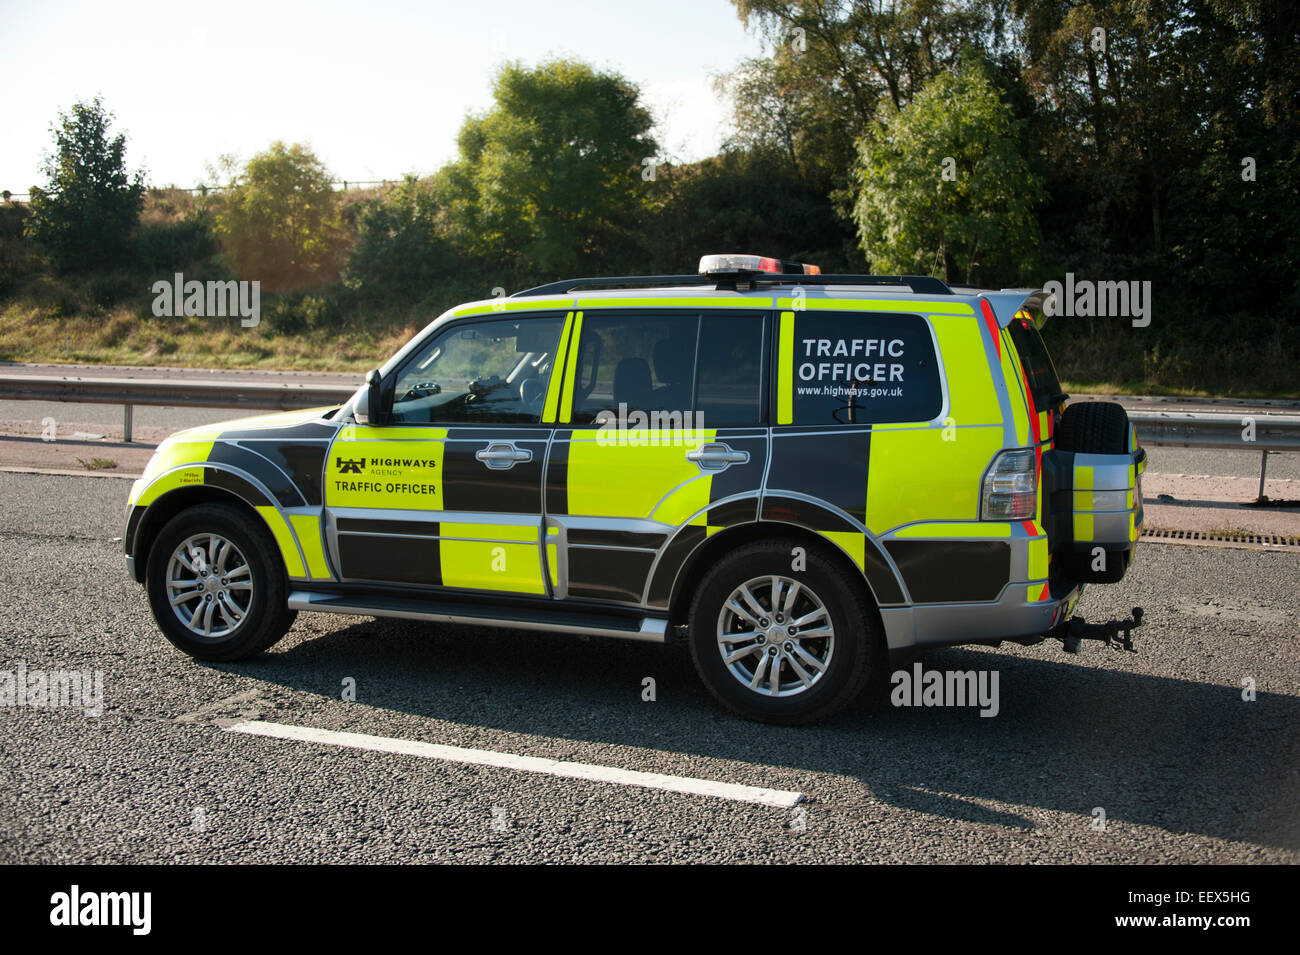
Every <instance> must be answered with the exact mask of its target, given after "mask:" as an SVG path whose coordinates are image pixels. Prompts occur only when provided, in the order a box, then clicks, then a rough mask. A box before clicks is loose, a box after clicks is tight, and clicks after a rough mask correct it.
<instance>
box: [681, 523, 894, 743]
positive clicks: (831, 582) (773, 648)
mask: <svg viewBox="0 0 1300 955" xmlns="http://www.w3.org/2000/svg"><path fill="white" fill-rule="evenodd" d="M796 568H797V569H796ZM863 590H864V588H863V586H862V584H861V583H860V582H859V581H857V580H855V579H854V578H853V577H851V576H850V575H849V574H848V573H847V571H845V570H844V569H843V568H841V567H840V565H839V564H837V563H836V562H834V561H833V560H831V559H830V558H829V557H828V556H827V555H826V554H824V553H822V551H821V550H820V549H818V548H815V547H808V546H806V545H804V544H802V543H800V542H797V541H794V540H788V541H783V540H775V541H765V542H761V543H756V544H749V545H747V546H745V547H742V548H740V549H739V550H737V551H736V552H735V553H733V554H731V555H730V556H728V557H726V558H724V559H723V560H722V561H721V562H720V563H719V564H718V565H717V566H716V567H714V569H713V570H712V571H711V572H710V573H709V574H708V576H707V577H705V579H704V581H703V583H702V584H701V585H700V588H699V590H698V591H697V592H696V594H695V599H694V600H693V601H692V604H691V611H690V619H689V631H690V644H691V655H692V657H693V658H694V660H695V668H696V670H697V671H698V672H699V674H700V679H701V680H703V681H704V684H705V686H707V687H708V688H709V690H710V691H711V692H712V693H713V695H714V696H715V697H717V699H718V700H719V701H720V702H722V703H723V704H724V705H726V706H727V707H728V708H730V709H732V710H734V711H735V712H736V713H739V714H740V715H741V716H744V717H746V718H748V719H752V720H759V721H760V722H764V723H785V724H802V723H815V722H817V721H819V720H824V719H826V718H827V717H829V716H831V715H832V714H834V713H835V712H837V711H838V710H840V709H842V708H843V707H844V706H846V705H847V704H848V703H850V702H851V701H852V700H853V699H855V698H856V697H857V696H858V695H859V694H860V693H861V692H862V690H863V689H864V688H865V687H866V685H867V683H868V682H869V681H870V680H871V677H872V675H873V674H876V673H879V672H880V670H881V668H882V667H883V666H884V658H885V654H884V648H883V643H882V640H881V638H880V635H879V633H878V630H877V627H876V625H875V621H876V613H875V610H874V608H873V607H872V606H871V605H870V602H869V601H868V599H867V597H866V596H865V594H864V592H863Z"/></svg>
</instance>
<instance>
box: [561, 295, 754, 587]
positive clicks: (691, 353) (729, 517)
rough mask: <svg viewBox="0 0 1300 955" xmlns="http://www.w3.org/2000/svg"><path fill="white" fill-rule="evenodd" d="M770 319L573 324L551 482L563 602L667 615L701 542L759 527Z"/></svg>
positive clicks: (597, 314) (665, 315) (627, 317)
mask: <svg viewBox="0 0 1300 955" xmlns="http://www.w3.org/2000/svg"><path fill="white" fill-rule="evenodd" d="M768 325H769V313H768V312H767V311H766V310H755V309H751V310H745V311H740V310H737V311H731V310H725V311H724V310H716V311H707V312H701V311H700V310H690V311H688V310H680V309H672V308H656V309H650V308H647V309H643V310H636V309H608V310H607V309H601V310H599V311H594V310H592V311H587V312H586V313H585V314H583V313H579V316H578V319H577V321H575V324H574V338H573V342H575V343H576V349H574V348H573V345H571V346H570V347H571V349H572V351H571V359H572V360H571V364H570V365H569V368H570V373H569V374H568V375H567V376H566V379H565V383H564V389H563V394H562V396H561V399H560V407H559V422H558V425H557V431H556V434H555V440H554V443H553V444H552V446H551V454H550V460H549V462H548V464H547V471H546V521H545V523H546V535H547V544H548V551H549V553H550V555H551V557H552V560H553V563H554V566H555V577H554V579H553V581H552V584H553V586H554V587H555V590H556V592H557V594H560V595H563V596H565V597H570V598H576V599H585V600H598V601H613V602H618V603H625V604H636V605H645V606H648V607H651V608H662V607H664V606H666V605H667V601H668V597H669V595H670V593H671V590H672V586H673V584H674V582H675V579H676V578H675V575H676V572H677V569H678V568H679V567H680V565H681V563H682V562H683V561H684V560H685V558H686V556H687V555H689V554H690V553H691V551H692V550H693V549H694V548H695V547H696V546H698V545H699V543H700V542H701V541H703V540H704V539H705V538H706V537H707V536H708V535H709V534H710V533H713V532H715V531H716V530H718V529H720V528H722V527H724V526H728V525H731V524H737V523H745V522H748V521H753V520H755V519H756V517H757V507H758V495H759V492H760V489H761V487H762V480H763V469H764V466H765V463H766V458H767V431H766V420H765V413H764V409H765V406H766V382H767V376H766V374H765V373H764V368H765V365H766V363H767V358H766V355H767V349H768V347H769V345H768V338H769V332H768Z"/></svg>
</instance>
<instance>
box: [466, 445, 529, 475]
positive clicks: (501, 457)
mask: <svg viewBox="0 0 1300 955" xmlns="http://www.w3.org/2000/svg"><path fill="white" fill-rule="evenodd" d="M474 457H475V458H477V459H478V460H480V461H482V462H483V463H484V464H486V465H487V466H488V467H489V468H491V469H492V470H493V471H504V470H507V469H508V468H512V467H514V466H515V465H516V464H518V463H519V462H520V461H531V460H532V459H533V452H531V451H529V450H528V449H527V448H516V447H515V446H514V445H513V444H489V445H488V446H487V447H486V448H484V449H483V450H481V451H475V452H474Z"/></svg>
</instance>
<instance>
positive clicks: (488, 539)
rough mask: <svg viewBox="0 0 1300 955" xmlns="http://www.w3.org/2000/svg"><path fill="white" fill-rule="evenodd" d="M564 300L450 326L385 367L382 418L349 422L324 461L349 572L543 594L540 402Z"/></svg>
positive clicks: (337, 553)
mask: <svg viewBox="0 0 1300 955" xmlns="http://www.w3.org/2000/svg"><path fill="white" fill-rule="evenodd" d="M567 319H568V316H567V315H566V313H564V312H558V313H555V312H552V313H539V314H530V315H523V316H520V315H518V314H512V315H511V316H510V317H508V318H475V319H469V320H464V321H458V322H455V323H453V324H451V325H448V326H446V327H445V328H443V329H442V330H440V331H439V332H438V333H436V334H435V335H434V336H432V337H431V338H430V340H429V342H428V343H427V344H426V345H425V346H424V347H422V348H420V349H417V350H416V351H414V352H413V353H412V354H411V356H410V357H409V358H408V360H407V361H406V362H404V363H403V365H401V366H400V367H398V368H397V369H394V371H393V372H392V373H390V375H389V376H388V377H387V379H386V382H385V387H384V391H385V402H384V403H385V404H390V403H391V404H390V407H391V420H390V421H389V422H388V423H386V424H384V425H382V426H377V425H347V426H344V427H343V428H342V429H341V430H340V432H339V435H338V437H337V438H336V439H335V441H334V444H333V445H332V446H331V448H330V452H329V459H328V461H327V463H326V471H325V482H324V483H325V507H326V524H327V539H328V540H329V543H330V549H331V557H332V559H333V560H334V561H335V566H336V567H338V569H339V572H340V575H341V577H342V579H343V580H345V581H351V582H362V581H364V582H372V583H376V584H391V585H398V586H414V587H419V588H437V589H443V588H445V589H455V590H472V591H488V592H498V593H508V594H527V595H533V596H545V595H547V594H548V593H549V590H548V587H547V575H546V573H545V569H544V565H543V549H542V536H541V489H542V475H543V467H544V464H545V460H546V452H547V447H548V444H549V442H550V437H551V431H552V425H551V424H549V423H547V422H545V421H544V420H543V418H544V411H545V407H546V396H547V391H548V388H550V387H551V384H552V377H553V375H554V377H555V379H556V385H557V386H558V377H559V376H558V374H556V373H555V365H556V364H557V357H558V356H557V355H556V351H557V348H558V346H559V343H560V340H561V333H562V332H563V331H564V330H565V323H566V320H567Z"/></svg>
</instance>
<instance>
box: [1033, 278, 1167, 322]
mask: <svg viewBox="0 0 1300 955" xmlns="http://www.w3.org/2000/svg"><path fill="white" fill-rule="evenodd" d="M1043 291H1044V292H1046V293H1047V294H1048V296H1049V297H1048V299H1047V301H1045V302H1044V303H1043V314H1045V315H1047V316H1048V317H1049V318H1051V317H1053V316H1056V315H1062V316H1064V317H1066V318H1131V319H1132V320H1133V327H1134V328H1146V327H1147V326H1148V325H1150V324H1151V283H1150V282H1093V281H1091V280H1090V279H1077V280H1076V279H1075V277H1074V273H1073V272H1066V273H1065V281H1064V282H1063V283H1062V282H1057V281H1056V280H1055V279H1053V280H1052V281H1051V282H1048V283H1047V284H1046V285H1044V286H1043Z"/></svg>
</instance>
